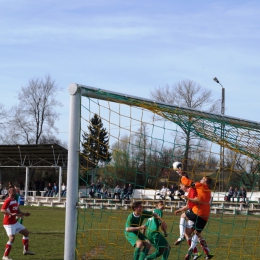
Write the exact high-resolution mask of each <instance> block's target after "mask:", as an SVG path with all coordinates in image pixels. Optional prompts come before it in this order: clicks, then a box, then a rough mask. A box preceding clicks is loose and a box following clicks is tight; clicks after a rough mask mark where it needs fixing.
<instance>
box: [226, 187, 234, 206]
mask: <svg viewBox="0 0 260 260" xmlns="http://www.w3.org/2000/svg"><path fill="white" fill-rule="evenodd" d="M233 194H234V190H233V187H232V186H230V188H229V190H228V196H227V201H228V202H230V199H231V198H233Z"/></svg>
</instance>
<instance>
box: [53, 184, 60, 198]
mask: <svg viewBox="0 0 260 260" xmlns="http://www.w3.org/2000/svg"><path fill="white" fill-rule="evenodd" d="M52 192H53V196H54V197H56V196H57V195H58V192H59V187H58V186H57V184H56V182H54V183H53V187H52Z"/></svg>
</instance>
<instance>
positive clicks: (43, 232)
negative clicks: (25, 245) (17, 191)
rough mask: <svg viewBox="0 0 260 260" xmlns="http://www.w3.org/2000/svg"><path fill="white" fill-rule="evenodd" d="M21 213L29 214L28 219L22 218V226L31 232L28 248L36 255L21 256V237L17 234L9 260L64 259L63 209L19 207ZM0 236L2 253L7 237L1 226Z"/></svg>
mask: <svg viewBox="0 0 260 260" xmlns="http://www.w3.org/2000/svg"><path fill="white" fill-rule="evenodd" d="M21 211H23V212H30V213H31V216H30V217H28V218H27V217H25V218H24V221H23V225H24V226H25V227H26V228H27V229H28V230H29V231H30V232H31V233H30V235H29V239H30V241H29V248H30V250H31V251H34V252H35V253H36V255H34V256H30V255H29V256H24V255H23V254H22V235H21V234H17V235H16V240H15V242H14V244H13V247H12V250H11V253H10V258H12V259H13V260H24V259H27V260H28V259H30V260H34V259H35V260H36V259H38V260H39V259H42V260H45V259H46V260H48V259H50V260H62V259H64V257H63V255H64V253H63V251H64V234H65V232H64V225H65V209H62V208H48V207H27V206H24V207H21ZM2 218H3V216H2ZM0 234H1V240H0V246H1V250H2V253H3V252H4V249H5V244H6V242H7V241H8V237H7V235H6V233H5V230H4V228H3V226H2V225H0ZM2 253H1V252H0V256H2Z"/></svg>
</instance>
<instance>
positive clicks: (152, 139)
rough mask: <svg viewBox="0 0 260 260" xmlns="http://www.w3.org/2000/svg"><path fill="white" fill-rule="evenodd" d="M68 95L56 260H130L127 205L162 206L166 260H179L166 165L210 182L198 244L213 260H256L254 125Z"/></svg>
mask: <svg viewBox="0 0 260 260" xmlns="http://www.w3.org/2000/svg"><path fill="white" fill-rule="evenodd" d="M69 93H70V123H69V145H68V172H67V201H66V226H65V250H64V259H65V260H71V259H82V260H83V259H114V260H117V259H120V260H121V259H122V260H123V259H125V260H128V259H132V255H133V250H134V249H133V247H132V246H131V245H130V244H129V243H128V242H127V241H126V239H125V237H124V229H125V221H126V218H127V216H128V215H129V214H130V213H131V212H132V209H131V203H132V202H133V201H135V200H142V201H143V206H144V208H145V209H146V210H153V209H154V205H155V204H154V203H155V202H156V201H158V200H164V202H165V205H166V207H165V212H164V216H163V218H164V219H165V220H166V222H167V225H168V229H167V230H168V237H167V240H168V242H169V244H170V245H171V246H172V249H171V252H170V257H169V259H183V258H184V255H185V252H186V251H187V249H188V245H187V243H185V242H183V243H182V244H181V245H179V246H174V242H175V241H176V239H177V238H178V237H179V216H175V215H174V211H175V210H177V209H179V208H180V207H182V206H183V205H185V203H186V202H185V201H183V200H182V199H180V197H179V196H178V192H179V182H180V179H179V176H178V175H177V174H176V172H175V171H173V168H172V164H173V162H174V161H179V162H181V163H182V165H183V170H184V171H185V172H186V173H187V174H188V177H189V178H190V179H193V180H195V181H199V180H200V179H201V178H202V177H203V176H210V177H211V178H212V179H213V185H212V187H211V189H212V201H211V215H210V219H209V221H208V223H207V226H206V228H205V229H204V230H203V236H204V237H205V238H206V239H207V242H208V244H209V247H210V249H211V251H212V253H213V254H214V255H215V256H214V259H259V250H258V248H259V245H260V219H259V216H260V204H259V199H260V198H259V197H260V193H259V184H260V183H259V181H260V180H259V160H260V124H259V123H257V122H252V121H248V120H243V119H239V118H235V117H228V116H223V115H220V114H213V113H208V112H204V111H199V110H195V109H190V108H187V107H178V106H174V105H172V104H166V103H160V102H156V101H153V100H149V99H145V98H141V97H135V96H129V95H127V94H122V93H115V92H111V91H108V90H104V89H97V88H92V87H87V86H83V85H78V84H71V85H70V86H69ZM117 186H118V187H117ZM129 187H132V189H133V190H132V192H131V188H130V189H129ZM163 187H164V189H166V192H165V193H164V194H162V192H161V190H162V188H163ZM230 187H232V188H230ZM118 188H120V190H119V189H118ZM170 188H172V189H173V190H174V192H173V193H172V195H171V194H170ZM230 189H231V190H233V195H232V196H231V195H230V194H229V190H230ZM129 191H130V192H129ZM245 191H246V193H245ZM236 192H237V193H236ZM198 247H199V246H198ZM153 250H154V249H153V248H152V249H151V252H153Z"/></svg>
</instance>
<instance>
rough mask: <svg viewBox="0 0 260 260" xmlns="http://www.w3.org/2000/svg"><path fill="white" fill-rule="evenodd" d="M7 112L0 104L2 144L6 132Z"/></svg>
mask: <svg viewBox="0 0 260 260" xmlns="http://www.w3.org/2000/svg"><path fill="white" fill-rule="evenodd" d="M6 120H7V112H6V110H5V108H4V105H3V104H1V103H0V142H1V143H2V142H4V136H5V134H4V131H5V129H6V123H7V122H6Z"/></svg>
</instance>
